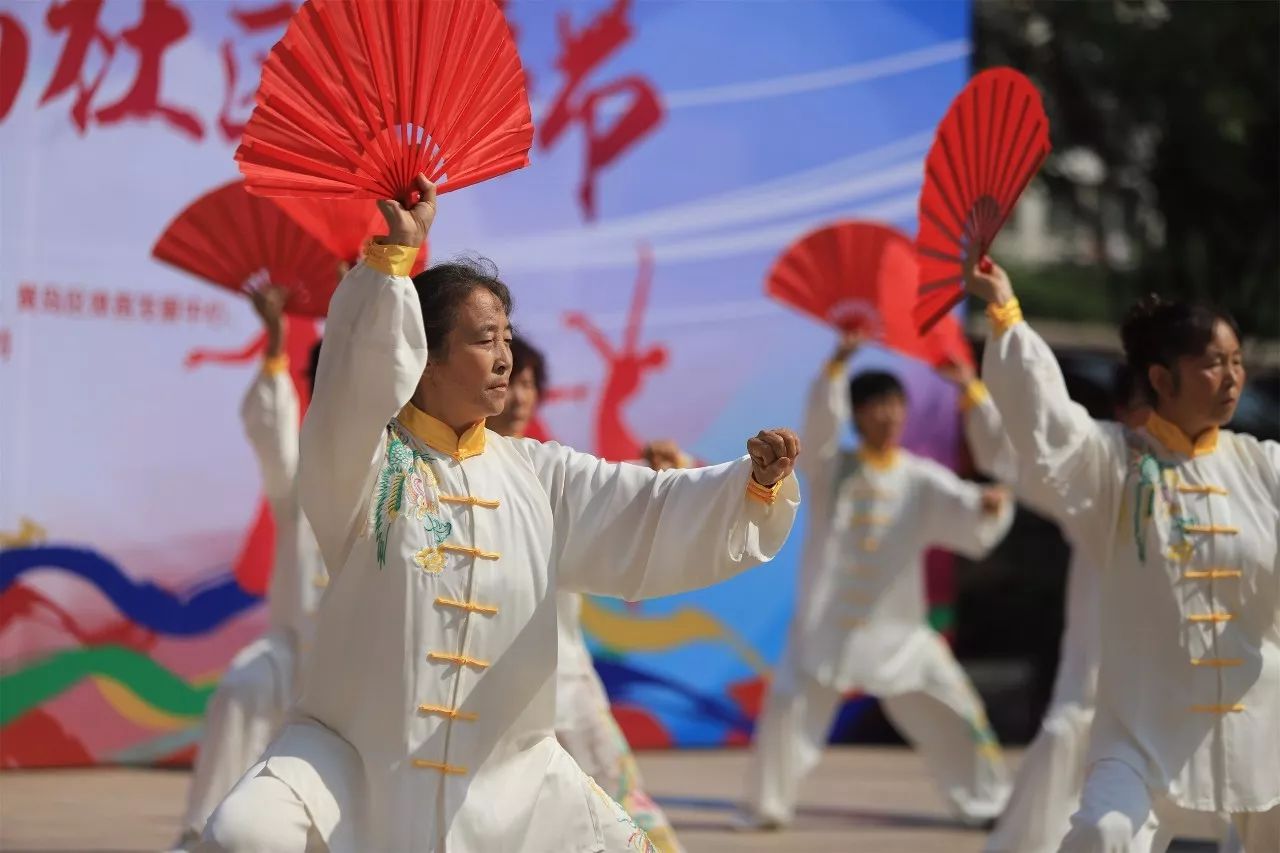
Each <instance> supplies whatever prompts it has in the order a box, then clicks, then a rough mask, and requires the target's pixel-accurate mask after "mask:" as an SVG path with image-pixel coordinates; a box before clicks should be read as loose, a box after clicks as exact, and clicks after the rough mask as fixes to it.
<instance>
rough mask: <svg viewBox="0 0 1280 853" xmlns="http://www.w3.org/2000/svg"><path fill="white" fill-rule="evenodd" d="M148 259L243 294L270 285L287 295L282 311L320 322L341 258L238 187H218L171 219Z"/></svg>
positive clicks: (272, 206)
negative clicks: (280, 288) (266, 284)
mask: <svg viewBox="0 0 1280 853" xmlns="http://www.w3.org/2000/svg"><path fill="white" fill-rule="evenodd" d="M151 254H152V255H153V256H154V257H156V258H158V259H159V260H162V261H164V262H165V263H168V264H172V265H173V266H175V267H177V268H178V269H180V270H183V271H185V272H189V273H191V274H192V275H194V276H197V277H198V278H202V279H204V280H205V281H207V282H209V283H210V284H216V285H218V286H220V287H225V288H227V289H228V290H234V291H236V292H237V293H242V292H244V291H245V290H247V289H249V288H252V287H256V286H260V285H261V284H265V283H267V282H270V283H272V284H276V285H279V286H281V287H285V288H288V290H289V291H290V295H289V301H288V302H287V303H286V304H285V310H286V311H288V312H289V313H291V314H300V315H304V316H310V317H323V316H324V315H325V314H326V313H327V312H328V310H329V297H331V296H332V295H333V291H334V288H336V287H337V286H338V264H339V262H340V259H339V257H338V256H337V255H335V254H334V253H333V252H330V251H329V250H328V249H326V248H325V247H324V246H323V245H321V243H320V241H318V240H317V239H316V238H315V237H313V236H311V234H309V233H308V232H307V231H306V230H305V229H303V228H302V227H301V226H299V225H298V224H297V223H296V222H294V221H293V220H292V219H290V218H289V217H288V216H287V215H286V214H285V212H284V211H283V210H281V209H280V208H279V207H277V206H276V205H275V204H273V203H271V202H270V201H269V200H267V199H265V198H258V197H257V196H252V195H249V193H248V192H246V191H245V185H244V181H235V182H233V183H230V184H227V185H226V186H224V187H219V188H218V189H216V190H213V191H212V192H210V193H207V194H205V195H203V196H201V197H200V198H198V199H196V200H195V201H194V202H192V203H191V205H190V206H189V207H188V208H187V209H186V210H184V211H182V212H181V213H179V214H178V216H177V218H175V219H174V220H173V221H172V222H170V223H169V227H168V228H166V229H165V230H164V233H163V234H161V235H160V239H159V240H157V241H156V245H155V247H154V248H153V249H152V250H151Z"/></svg>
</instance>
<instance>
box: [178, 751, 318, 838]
mask: <svg viewBox="0 0 1280 853" xmlns="http://www.w3.org/2000/svg"><path fill="white" fill-rule="evenodd" d="M254 771H256V772H250V773H249V774H246V776H245V777H244V779H242V780H241V781H240V784H238V785H236V786H235V788H234V789H233V790H232V792H231V794H230V795H228V796H227V798H226V799H225V800H223V801H222V804H221V805H220V806H218V807H217V809H216V810H215V811H214V812H213V814H212V815H211V816H210V817H209V822H208V823H207V824H206V826H205V828H204V837H203V839H202V840H201V841H200V843H199V844H197V845H196V846H195V848H194V850H193V853H325V851H327V850H328V849H329V848H328V846H327V845H325V843H324V841H323V840H322V839H321V838H320V835H319V833H317V832H316V830H315V826H314V825H313V824H312V822H311V816H310V815H308V814H307V809H306V807H305V806H304V805H303V804H302V800H301V799H299V798H298V795H297V794H296V793H294V791H293V789H292V788H290V787H289V786H288V785H286V784H285V783H284V782H282V781H281V780H280V779H278V778H276V777H275V776H273V775H271V771H270V770H268V769H266V766H265V764H263V765H258V766H256V767H255V768H254Z"/></svg>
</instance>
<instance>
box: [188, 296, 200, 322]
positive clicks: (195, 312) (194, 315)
mask: <svg viewBox="0 0 1280 853" xmlns="http://www.w3.org/2000/svg"><path fill="white" fill-rule="evenodd" d="M187 322H188V323H199V322H200V300H199V299H197V298H196V297H194V296H193V297H191V298H190V299H188V300H187Z"/></svg>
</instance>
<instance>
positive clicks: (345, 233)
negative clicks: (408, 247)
mask: <svg viewBox="0 0 1280 853" xmlns="http://www.w3.org/2000/svg"><path fill="white" fill-rule="evenodd" d="M271 201H273V202H274V203H275V204H276V205H277V206H278V207H279V208H280V209H281V210H283V211H284V212H285V213H286V214H288V215H289V218H290V219H292V220H293V221H294V222H296V223H298V224H299V225H301V226H302V227H303V228H304V229H306V231H307V232H308V233H309V234H310V235H311V236H312V237H315V238H316V239H317V240H319V241H320V243H321V244H322V245H323V246H324V247H325V248H326V249H328V250H329V251H330V252H332V253H333V254H334V255H336V256H337V257H339V258H341V259H342V260H343V261H344V262H345V263H348V264H355V263H356V262H357V261H358V260H359V259H360V255H361V253H362V251H363V250H364V244H365V243H367V242H368V241H369V239H370V238H371V237H377V236H379V235H381V234H386V233H387V221H386V220H385V219H383V218H382V214H381V213H379V212H378V206H377V204H376V203H375V202H374V201H373V200H372V199H365V198H294V197H291V196H276V197H274V198H272V199H271ZM426 268H427V244H426V243H425V242H424V243H423V244H422V248H421V250H420V251H419V252H418V257H417V260H415V261H414V263H413V269H412V270H410V272H409V275H411V276H414V275H417V274H418V273H420V272H422V271H423V270H424V269H426Z"/></svg>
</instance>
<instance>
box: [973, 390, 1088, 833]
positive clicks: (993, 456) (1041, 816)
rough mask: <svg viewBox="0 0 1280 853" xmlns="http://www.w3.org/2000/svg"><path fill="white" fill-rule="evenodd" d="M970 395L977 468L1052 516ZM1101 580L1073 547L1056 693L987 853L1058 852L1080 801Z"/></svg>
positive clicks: (993, 420)
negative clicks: (1021, 479) (1023, 481)
mask: <svg viewBox="0 0 1280 853" xmlns="http://www.w3.org/2000/svg"><path fill="white" fill-rule="evenodd" d="M965 399H966V414H965V437H966V439H967V440H968V444H969V450H970V452H971V453H972V454H973V461H974V465H976V466H977V468H978V470H980V471H982V472H983V473H984V474H988V475H990V476H992V477H995V478H996V479H997V480H999V481H1000V482H1002V483H1005V484H1006V485H1008V486H1010V487H1011V488H1013V489H1014V491H1015V492H1016V494H1017V495H1018V498H1019V500H1021V501H1023V502H1024V503H1026V504H1027V505H1028V506H1030V507H1031V508H1032V509H1034V510H1035V511H1036V512H1038V513H1040V514H1042V515H1045V516H1048V517H1050V518H1052V509H1051V505H1052V501H1051V500H1050V499H1048V498H1047V497H1045V496H1042V495H1041V496H1040V497H1039V499H1038V498H1037V496H1038V495H1039V494H1040V492H1041V491H1043V490H1042V489H1038V488H1037V487H1036V484H1034V483H1022V482H1020V481H1019V478H1018V465H1017V457H1016V455H1015V454H1014V452H1013V446H1012V445H1011V444H1010V443H1009V441H1008V439H1007V438H1006V437H1005V433H1004V424H1003V422H1002V421H1001V419H1000V412H999V410H997V409H996V406H995V403H994V402H992V400H991V397H990V395H989V394H988V393H987V390H986V387H985V386H983V385H982V383H981V382H978V381H976V380H975V382H974V383H973V384H972V385H970V386H969V387H968V388H966V389H965ZM1064 535H1067V534H1066V531H1065V530H1064ZM1098 584H1099V577H1098V569H1097V568H1096V567H1094V566H1093V565H1092V564H1090V563H1089V562H1088V560H1087V559H1086V557H1085V552H1084V551H1083V550H1082V549H1080V548H1075V547H1072V548H1071V560H1070V563H1069V564H1068V567H1067V595H1066V602H1065V604H1066V606H1065V608H1064V611H1065V612H1064V616H1063V625H1064V627H1063V632H1062V641H1061V645H1060V646H1059V649H1060V651H1059V657H1058V674H1057V677H1056V678H1055V680H1054V684H1053V695H1052V698H1051V699H1050V701H1049V707H1048V708H1047V709H1046V710H1045V715H1044V719H1043V721H1042V722H1041V724H1040V731H1039V732H1038V733H1037V734H1036V737H1035V739H1034V740H1033V741H1032V742H1031V745H1030V746H1028V747H1027V751H1026V753H1025V754H1024V755H1023V758H1022V764H1021V765H1019V767H1018V773H1017V775H1016V776H1015V778H1014V783H1013V794H1012V796H1011V797H1010V798H1009V804H1008V806H1006V808H1005V810H1004V813H1003V814H1002V815H1001V816H1000V819H999V821H997V823H996V827H995V831H994V832H993V833H992V834H991V837H990V838H988V839H987V847H986V850H987V853H1054V851H1056V850H1057V849H1058V845H1059V844H1061V843H1062V839H1063V837H1064V836H1065V835H1066V834H1067V830H1068V829H1069V828H1070V819H1071V815H1072V814H1073V813H1074V812H1075V810H1076V808H1077V807H1078V806H1079V804H1080V789H1081V788H1082V787H1083V785H1084V771H1085V752H1086V750H1087V748H1088V743H1089V728H1090V726H1091V725H1092V724H1093V711H1094V701H1095V697H1096V695H1097V690H1098V661H1099V659H1100V657H1101V646H1102V629H1101V626H1100V625H1099V624H1098V611H1099V609H1100V607H1101V603H1100V601H1099V591H1098Z"/></svg>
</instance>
